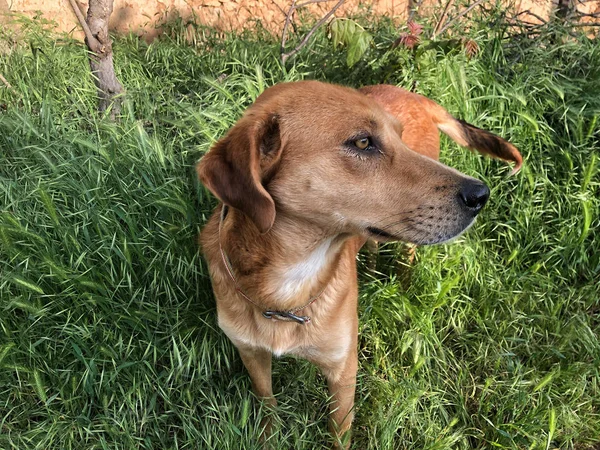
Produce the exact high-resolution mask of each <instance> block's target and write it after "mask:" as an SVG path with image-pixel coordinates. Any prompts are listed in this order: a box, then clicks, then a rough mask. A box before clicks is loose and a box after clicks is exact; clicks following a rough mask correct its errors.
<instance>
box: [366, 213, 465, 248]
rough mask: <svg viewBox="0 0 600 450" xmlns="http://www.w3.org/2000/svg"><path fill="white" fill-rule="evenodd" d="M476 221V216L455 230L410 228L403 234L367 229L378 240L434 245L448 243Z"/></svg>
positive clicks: (371, 236) (369, 234) (370, 236)
mask: <svg viewBox="0 0 600 450" xmlns="http://www.w3.org/2000/svg"><path fill="white" fill-rule="evenodd" d="M474 223H475V218H473V219H472V220H470V221H469V222H468V223H466V224H465V225H464V226H462V227H461V228H459V229H454V230H443V231H440V230H436V231H426V230H416V229H414V230H409V231H404V232H403V233H402V234H394V230H382V229H381V228H377V227H371V226H369V227H366V229H365V231H366V233H367V234H368V237H369V238H371V239H374V240H376V241H378V242H397V241H401V242H406V243H409V244H417V245H433V244H446V243H448V242H451V241H453V240H454V239H456V238H457V237H459V236H460V235H461V234H463V233H464V232H465V231H467V230H468V229H469V228H471V226H472V225H473V224H474Z"/></svg>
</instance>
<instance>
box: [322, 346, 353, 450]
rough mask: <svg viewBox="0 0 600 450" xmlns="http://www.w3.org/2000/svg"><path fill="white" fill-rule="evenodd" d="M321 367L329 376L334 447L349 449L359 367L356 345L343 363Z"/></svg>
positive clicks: (331, 430)
mask: <svg viewBox="0 0 600 450" xmlns="http://www.w3.org/2000/svg"><path fill="white" fill-rule="evenodd" d="M321 369H322V370H323V373H324V374H325V377H326V378H327V385H328V387H329V395H330V397H331V405H330V408H331V415H330V416H329V431H330V432H331V434H332V435H333V438H334V440H335V444H334V448H336V449H348V448H349V447H350V426H351V425H352V419H353V418H354V393H355V391H356V371H357V369H358V359H357V352H356V346H353V347H352V350H351V351H350V352H349V353H348V355H347V356H346V359H345V360H344V361H343V362H342V363H341V364H337V365H334V366H332V365H331V364H326V365H321Z"/></svg>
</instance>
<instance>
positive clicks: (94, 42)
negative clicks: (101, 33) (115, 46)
mask: <svg viewBox="0 0 600 450" xmlns="http://www.w3.org/2000/svg"><path fill="white" fill-rule="evenodd" d="M69 3H71V8H73V12H74V13H75V16H77V20H78V22H79V24H80V25H81V28H83V34H85V38H86V39H87V41H88V46H89V47H90V49H92V50H93V52H94V53H103V52H104V45H103V44H102V43H101V42H100V41H99V40H98V39H96V37H95V36H94V35H93V34H92V30H90V27H89V26H88V24H87V22H86V21H85V17H83V13H82V12H81V10H80V9H79V6H78V5H77V3H75V0H69Z"/></svg>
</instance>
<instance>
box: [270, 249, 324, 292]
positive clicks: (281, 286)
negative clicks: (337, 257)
mask: <svg viewBox="0 0 600 450" xmlns="http://www.w3.org/2000/svg"><path fill="white" fill-rule="evenodd" d="M332 241H333V239H332V238H329V239H326V240H324V241H323V242H321V243H320V244H319V245H318V246H317V247H316V248H315V249H314V250H313V251H312V252H310V253H309V255H308V256H307V257H306V258H304V259H303V260H302V261H300V262H297V263H294V264H290V265H288V266H286V267H284V268H283V270H282V271H281V272H280V279H279V282H278V288H277V296H278V297H279V298H282V299H287V298H291V297H293V296H295V295H297V294H298V293H299V292H300V291H301V290H302V289H304V288H306V285H307V284H309V285H311V284H312V283H313V282H315V281H316V279H317V275H319V273H320V272H321V270H322V269H323V268H324V267H325V266H326V264H327V262H328V258H327V256H328V252H329V250H330V249H331V244H332Z"/></svg>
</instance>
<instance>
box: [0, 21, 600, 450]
mask: <svg viewBox="0 0 600 450" xmlns="http://www.w3.org/2000/svg"><path fill="white" fill-rule="evenodd" d="M180 30H181V28H178V27H177V26H175V27H174V28H173V30H171V32H170V34H169V36H167V37H165V38H163V39H162V40H160V41H157V42H155V43H153V44H151V45H146V44H144V43H142V42H139V41H138V40H136V39H134V38H121V39H119V40H117V41H116V43H115V45H114V47H115V51H116V67H117V70H118V72H119V77H120V79H121V81H122V83H123V84H124V86H125V87H126V89H127V103H126V105H125V107H124V112H123V117H122V118H121V119H120V121H119V122H117V123H111V122H110V121H107V120H105V119H103V118H99V117H97V115H96V114H95V112H94V108H95V98H94V87H93V84H92V82H91V80H90V77H89V73H88V66H87V61H86V54H85V51H84V49H83V47H82V45H80V44H78V43H75V42H71V41H64V40H63V41H60V40H53V39H51V38H50V37H48V35H46V34H45V33H43V32H41V31H40V30H39V29H36V28H35V27H33V28H31V30H30V33H29V34H28V39H29V42H26V43H25V44H27V45H22V46H19V45H16V47H15V48H14V49H13V50H12V51H11V52H9V53H7V54H6V55H4V56H3V57H2V59H1V60H0V73H2V74H3V75H4V76H5V77H6V78H7V79H8V80H9V82H10V83H11V84H12V85H13V87H14V91H9V90H8V89H5V88H3V87H0V206H1V210H0V448H2V449H19V450H21V449H33V448H38V449H75V450H78V449H96V448H97V449H132V448H140V449H171V448H173V449H174V448H182V449H183V448H194V449H196V448H200V449H213V448H214V449H240V448H243V449H252V448H259V446H258V444H257V439H256V438H257V435H258V433H259V429H260V427H259V422H260V418H261V416H262V410H261V407H260V406H259V405H257V404H256V402H254V399H253V397H252V395H251V394H250V382H249V379H248V377H247V375H246V373H245V371H244V369H243V366H242V363H241V361H240V359H239V357H238V355H237V353H236V351H235V349H234V347H233V346H232V345H231V344H230V343H229V341H228V340H227V339H226V338H225V337H224V335H223V334H222V333H221V332H220V331H219V329H218V327H217V325H216V317H215V304H214V299H213V297H212V294H211V290H210V283H209V280H208V277H207V271H206V266H205V263H204V262H203V260H202V258H201V257H200V255H199V254H198V252H197V245H196V236H197V233H198V231H199V229H200V228H201V227H202V225H203V223H204V222H205V220H206V218H207V216H208V214H209V212H210V211H211V209H212V208H213V207H214V205H215V201H214V199H213V198H211V197H210V196H209V195H208V193H207V192H206V191H205V190H204V189H203V188H202V187H201V186H199V185H198V183H197V181H196V179H195V174H194V170H193V165H194V162H195V161H196V160H197V159H198V158H199V157H200V156H201V155H202V154H203V153H204V152H205V151H206V150H208V148H209V147H210V145H211V144H212V143H213V142H214V141H215V140H216V139H218V138H219V137H220V136H222V135H223V134H224V133H225V131H226V130H227V129H228V128H229V127H230V126H231V125H232V124H233V123H234V122H235V120H236V119H237V118H238V117H239V116H240V114H241V113H242V111H243V110H244V108H245V107H246V106H248V105H249V104H250V103H251V102H252V100H253V99H254V98H255V97H256V96H257V95H258V94H259V93H260V92H261V91H262V90H263V89H264V88H265V87H267V86H269V85H272V84H273V83H275V82H279V81H284V80H298V79H304V78H316V79H321V80H328V81H332V82H338V83H343V84H347V85H351V86H356V87H358V86H360V85H363V84H371V83H378V82H384V81H385V82H390V83H396V84H399V85H402V86H405V87H411V86H416V89H417V91H419V92H421V93H424V94H426V95H429V96H431V97H433V98H435V99H437V100H438V101H439V102H440V103H442V104H443V105H444V106H445V107H446V108H448V109H449V110H450V111H451V112H453V113H454V114H456V115H457V116H460V117H461V118H463V119H465V120H467V121H469V122H471V123H474V124H476V125H478V126H480V127H482V128H486V129H489V130H492V131H494V132H497V133H499V134H501V135H503V136H505V137H507V138H509V139H510V140H511V141H512V142H514V143H515V144H516V145H517V146H518V147H519V148H520V149H521V151H522V153H523V155H524V156H525V159H526V164H525V168H524V170H523V171H522V172H521V173H520V174H518V175H517V176H515V177H512V178H507V177H506V175H507V173H508V170H509V169H508V168H507V167H506V166H504V165H503V164H502V163H499V162H497V161H491V160H489V159H484V158H482V157H480V156H478V155H473V154H470V153H468V152H465V151H464V150H461V149H458V148H457V147H456V145H454V144H450V143H449V141H447V140H444V141H443V149H442V153H443V160H444V162H446V163H448V164H450V165H452V166H454V167H457V168H458V169H460V170H462V171H464V172H466V173H468V174H470V175H472V176H476V177H479V178H481V179H483V180H485V181H486V182H487V183H488V185H489V186H491V189H492V198H491V201H490V203H489V205H488V207H486V209H485V210H484V212H483V214H482V215H481V218H480V220H478V222H477V224H476V225H475V226H474V227H473V228H472V229H471V230H470V231H469V232H468V233H467V234H466V235H465V236H464V237H461V238H460V239H459V240H457V241H456V242H454V243H453V244H451V245H444V246H434V247H428V248H421V249H419V251H418V257H417V263H416V264H415V265H414V267H413V268H412V269H411V270H412V274H411V280H410V283H406V281H405V280H402V278H401V276H400V275H397V274H396V272H397V264H396V263H395V260H396V259H397V258H398V254H399V253H400V252H399V248H398V247H397V246H386V247H384V248H383V249H382V250H381V257H380V262H381V264H380V266H379V270H380V273H379V274H376V275H373V274H370V273H369V272H368V271H367V270H365V269H364V263H363V261H362V260H361V261H360V267H361V274H360V279H361V288H360V311H359V314H360V329H361V331H360V349H359V354H360V368H359V382H358V389H357V409H356V420H355V424H354V430H355V432H354V445H353V448H356V449H428V450H433V449H465V450H466V449H491V448H507V449H552V448H561V449H578V450H581V449H591V448H598V446H599V445H600V373H599V371H600V339H599V329H600V286H599V284H600V282H599V280H600V236H599V235H598V227H599V224H600V215H599V212H598V211H599V210H600V181H599V175H598V173H599V172H598V166H599V165H600V162H599V161H598V159H599V157H600V155H599V149H600V131H599V127H598V116H599V115H600V81H599V80H600V44H599V42H598V41H597V40H596V41H588V40H586V39H583V38H582V39H581V40H580V41H579V42H575V41H569V40H565V39H564V36H565V35H564V34H561V31H560V30H552V29H549V30H545V31H544V33H545V34H543V35H542V36H541V37H540V38H539V39H537V40H527V39H520V38H518V37H515V38H513V39H506V32H507V30H505V29H503V28H502V27H500V26H488V25H486V24H485V23H484V24H478V23H475V24H474V25H473V27H472V29H471V31H469V33H470V35H471V36H472V37H473V38H475V39H476V40H477V41H478V43H479V44H480V46H481V49H482V51H481V53H480V54H479V55H478V56H476V57H475V58H473V59H470V60H469V59H467V58H466V57H465V56H464V55H463V54H462V53H461V52H460V51H450V52H449V53H442V52H435V51H430V52H426V53H425V54H423V55H421V56H419V57H418V58H417V59H415V56H414V54H412V53H411V52H408V51H405V50H401V49H398V50H394V51H390V50H388V49H389V44H390V42H392V41H393V39H394V38H395V33H396V32H395V31H394V29H393V28H392V27H391V26H390V25H389V24H387V23H385V22H381V23H377V24H371V25H370V27H369V31H371V32H372V33H373V36H374V40H375V47H373V48H372V49H371V50H370V51H369V52H368V53H367V54H366V55H365V57H364V58H363V60H362V61H360V62H359V63H357V64H356V65H355V66H354V67H353V68H352V69H348V68H347V67H346V66H345V60H346V55H345V53H344V51H343V50H339V49H338V50H334V49H333V46H332V45H331V43H330V42H329V41H327V39H326V37H325V35H324V33H321V34H320V35H318V36H317V39H316V41H315V42H314V43H313V44H312V45H311V46H309V48H307V49H306V50H305V51H303V52H301V54H300V55H299V56H298V58H297V59H296V60H294V64H293V67H291V68H288V69H287V70H284V69H282V68H281V66H280V64H279V63H278V61H277V49H278V44H277V42H276V41H275V40H274V39H272V38H269V37H268V36H266V35H265V34H264V33H259V34H244V35H241V36H237V37H235V36H229V35H219V34H218V33H215V32H212V31H210V30H206V29H203V28H197V29H196V30H195V34H194V43H195V44H187V43H185V42H184V41H183V39H182V33H181V32H180ZM274 387H275V391H276V392H277V397H278V400H279V408H278V422H279V426H278V430H277V433H276V434H275V436H274V437H273V442H274V448H294V449H315V448H325V447H326V442H327V439H328V438H327V433H326V420H327V393H326V389H325V383H324V380H323V378H322V376H321V375H320V374H319V373H318V371H317V370H316V369H315V368H314V367H312V366H311V365H310V364H308V363H307V362H305V361H301V360H296V359H292V358H283V359H281V360H278V361H276V362H275V363H274Z"/></svg>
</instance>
